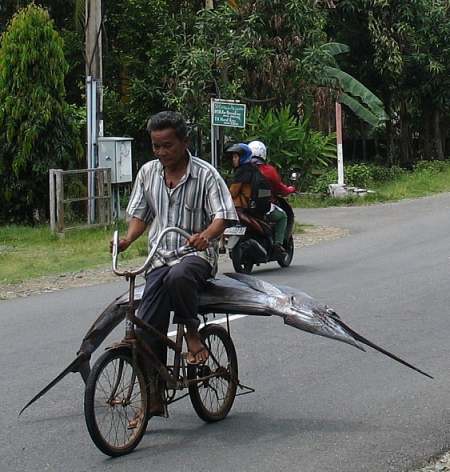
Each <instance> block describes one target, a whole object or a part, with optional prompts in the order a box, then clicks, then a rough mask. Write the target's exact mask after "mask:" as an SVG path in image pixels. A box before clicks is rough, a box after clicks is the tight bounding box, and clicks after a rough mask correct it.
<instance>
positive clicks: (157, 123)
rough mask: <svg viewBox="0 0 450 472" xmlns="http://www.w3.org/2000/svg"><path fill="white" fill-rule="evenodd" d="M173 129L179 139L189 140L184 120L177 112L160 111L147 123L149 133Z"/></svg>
mask: <svg viewBox="0 0 450 472" xmlns="http://www.w3.org/2000/svg"><path fill="white" fill-rule="evenodd" d="M167 128H173V129H174V130H175V134H176V136H177V138H178V139H181V140H184V139H186V138H187V135H188V129H187V125H186V122H185V121H184V118H183V117H182V116H181V114H180V113H178V112H176V111H160V112H159V113H156V114H155V115H152V116H151V117H150V119H149V120H148V122H147V131H148V132H149V133H151V132H152V131H161V130H163V129H167Z"/></svg>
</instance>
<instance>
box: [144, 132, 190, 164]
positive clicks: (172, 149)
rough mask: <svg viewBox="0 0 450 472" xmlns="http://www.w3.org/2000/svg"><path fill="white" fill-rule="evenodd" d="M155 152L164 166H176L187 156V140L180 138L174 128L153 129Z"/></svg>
mask: <svg viewBox="0 0 450 472" xmlns="http://www.w3.org/2000/svg"><path fill="white" fill-rule="evenodd" d="M150 138H151V140H152V147H153V153H154V154H155V157H157V158H158V159H159V161H160V162H161V164H162V165H163V166H164V167H168V168H171V167H174V166H175V167H176V166H177V165H178V164H179V163H180V162H181V161H182V160H183V159H184V158H185V157H186V150H187V140H183V139H180V138H179V137H178V136H177V135H176V133H175V130H174V129H173V128H166V129H162V130H157V131H152V132H151V133H150Z"/></svg>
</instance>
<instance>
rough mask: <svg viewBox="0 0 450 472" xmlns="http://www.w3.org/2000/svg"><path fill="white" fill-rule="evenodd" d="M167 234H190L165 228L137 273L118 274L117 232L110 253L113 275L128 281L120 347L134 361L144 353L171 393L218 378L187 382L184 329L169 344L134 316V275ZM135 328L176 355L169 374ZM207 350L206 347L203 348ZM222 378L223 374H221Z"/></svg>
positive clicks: (184, 248) (185, 248)
mask: <svg viewBox="0 0 450 472" xmlns="http://www.w3.org/2000/svg"><path fill="white" fill-rule="evenodd" d="M169 232H177V233H180V234H181V235H182V236H184V237H185V238H186V239H189V238H190V235H189V234H188V233H187V232H186V231H184V230H182V229H180V228H176V227H169V228H166V229H165V230H163V231H162V232H161V234H160V235H159V237H158V239H157V241H156V243H155V245H154V246H153V248H152V250H151V251H150V254H149V255H148V257H147V259H146V261H145V262H144V264H143V265H142V266H141V267H140V268H139V269H136V270H133V271H131V270H130V271H119V270H118V269H117V259H118V254H119V251H118V248H119V233H118V231H115V232H114V238H113V250H112V261H113V262H112V270H113V272H114V273H115V274H116V275H119V276H124V277H126V279H127V280H129V300H128V310H127V315H126V319H125V337H124V338H123V340H122V341H121V342H120V343H119V345H120V346H130V347H131V349H132V353H133V360H134V361H137V358H138V357H139V356H140V354H144V356H145V357H146V360H147V361H149V364H150V367H151V368H153V369H155V370H156V371H157V372H158V374H159V375H160V376H161V377H162V379H163V380H164V381H165V382H166V385H167V388H169V389H173V390H182V389H184V388H186V387H189V385H192V384H195V383H199V382H203V381H205V380H207V379H209V378H212V377H217V376H218V375H219V374H218V373H217V372H216V373H215V374H211V375H204V376H199V377H198V378H196V379H188V378H187V374H186V366H185V364H184V363H183V362H182V355H181V354H182V347H183V337H184V327H183V325H181V324H179V325H178V327H177V336H176V340H175V342H174V341H172V339H170V338H169V337H168V336H166V335H164V334H162V333H161V332H160V331H158V330H157V329H156V328H154V327H153V326H151V325H149V324H148V323H146V322H145V321H143V320H141V319H140V318H138V317H136V316H135V310H136V309H135V307H134V289H135V282H136V276H137V275H139V274H141V273H142V272H144V271H145V270H147V269H148V267H149V266H150V263H151V261H152V259H153V257H154V255H155V254H156V251H157V249H158V247H159V245H160V243H161V240H162V238H163V237H164V236H165V235H166V234H167V233H169ZM192 251H195V249H194V248H192V247H190V246H182V247H181V248H180V249H178V252H179V253H180V254H187V253H189V252H192ZM135 326H138V327H139V328H140V329H141V330H143V331H144V332H146V333H147V334H154V335H156V336H157V337H158V338H159V340H160V341H161V342H162V343H163V344H164V345H165V346H166V347H167V348H169V349H171V350H173V351H174V352H175V355H174V365H173V371H172V373H171V372H169V369H168V368H167V366H166V365H165V364H164V363H163V362H161V361H160V359H159V358H158V356H156V354H155V353H154V352H153V351H152V349H151V347H150V346H149V345H148V344H147V343H146V342H145V340H144V339H143V338H142V337H141V336H140V335H139V334H137V333H136V331H135ZM227 328H228V331H229V322H228V315H227ZM205 347H206V348H207V349H208V346H205ZM139 351H140V352H139ZM208 352H209V355H210V356H211V358H212V360H213V361H214V362H215V363H216V365H217V366H218V367H220V365H219V363H218V362H217V360H216V359H215V358H214V356H213V354H212V353H211V352H210V350H209V349H208ZM180 370H182V371H183V375H182V376H181V377H180ZM220 374H221V375H226V373H225V372H222V371H220ZM235 381H236V383H239V380H238V379H235Z"/></svg>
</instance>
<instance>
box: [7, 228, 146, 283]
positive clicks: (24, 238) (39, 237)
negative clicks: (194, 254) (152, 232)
mask: <svg viewBox="0 0 450 472" xmlns="http://www.w3.org/2000/svg"><path fill="white" fill-rule="evenodd" d="M112 233H113V229H112V228H107V229H99V228H95V229H94V228H93V229H83V230H72V231H68V232H67V233H66V234H65V237H64V238H59V237H58V236H55V235H54V234H52V233H51V232H50V230H49V229H48V228H47V227H34V228H31V227H25V226H3V227H0V284H6V283H20V282H22V281H24V280H28V279H31V278H35V277H40V276H43V275H52V274H60V273H64V272H77V271H79V270H82V269H90V268H95V267H98V266H101V265H107V264H109V263H110V261H111V256H110V254H109V241H110V240H111V236H112ZM124 233H125V230H124V228H123V227H122V229H121V234H124ZM146 254H147V239H146V237H145V236H142V237H141V238H140V239H139V240H138V241H136V242H135V243H134V244H133V245H132V246H131V247H130V248H129V249H128V250H127V251H126V252H125V253H123V255H122V258H123V259H124V260H127V259H134V258H137V257H140V256H145V255H146Z"/></svg>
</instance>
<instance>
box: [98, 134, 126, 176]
mask: <svg viewBox="0 0 450 472" xmlns="http://www.w3.org/2000/svg"><path fill="white" fill-rule="evenodd" d="M132 140H133V138H119V137H108V138H105V137H99V138H98V161H99V166H100V167H109V168H110V169H111V183H112V184H124V183H129V182H131V181H132V180H133V175H132V158H131V141H132Z"/></svg>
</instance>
